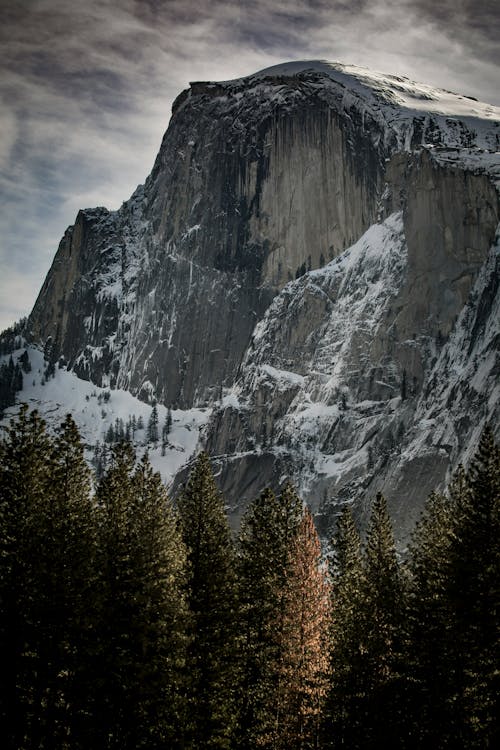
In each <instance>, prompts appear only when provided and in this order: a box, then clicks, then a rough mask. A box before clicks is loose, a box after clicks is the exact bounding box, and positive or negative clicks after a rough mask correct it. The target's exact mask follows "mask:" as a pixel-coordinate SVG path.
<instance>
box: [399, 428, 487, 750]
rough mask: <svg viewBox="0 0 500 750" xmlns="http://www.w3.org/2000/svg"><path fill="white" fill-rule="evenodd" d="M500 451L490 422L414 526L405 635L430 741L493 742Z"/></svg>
mask: <svg viewBox="0 0 500 750" xmlns="http://www.w3.org/2000/svg"><path fill="white" fill-rule="evenodd" d="M499 504H500V455H499V449H498V447H497V446H496V445H495V443H494V440H493V435H492V433H491V430H489V429H487V430H485V432H484V433H483V435H482V437H481V441H480V444H479V448H478V452H477V454H476V456H475V458H474V461H473V462H472V465H471V467H470V470H469V472H468V474H466V473H465V472H464V471H463V469H460V470H459V471H458V472H457V475H456V476H455V478H454V481H453V482H452V484H451V486H450V488H449V499H446V498H439V497H436V496H434V497H432V498H431V499H430V501H429V505H428V507H427V509H426V513H425V515H424V519H423V521H422V523H421V524H420V526H419V527H418V529H417V534H416V536H415V541H414V547H413V553H412V557H411V563H410V570H411V573H412V609H411V614H412V618H411V622H412V631H411V637H412V643H413V644H414V658H415V662H416V664H415V667H416V669H415V671H416V674H417V675H418V680H419V681H418V683H417V691H416V692H417V695H416V697H415V698H414V704H415V705H417V706H419V708H420V711H419V714H420V715H421V716H423V717H424V721H422V720H421V718H420V716H419V715H416V716H415V720H414V721H415V726H416V730H415V731H416V732H418V733H419V735H421V736H422V737H423V738H424V740H425V741H428V742H431V743H432V744H433V746H434V747H436V748H445V747H459V746H460V747H467V748H476V747H477V748H483V747H484V748H487V747H495V746H496V745H497V744H498V741H499V729H498V716H499V709H500V706H499V695H500V681H499V676H498V664H499V663H500V645H499V644H500V639H499V623H498V613H499V611H500V591H499V579H500V508H499Z"/></svg>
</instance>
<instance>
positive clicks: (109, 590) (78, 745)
mask: <svg viewBox="0 0 500 750" xmlns="http://www.w3.org/2000/svg"><path fill="white" fill-rule="evenodd" d="M9 366H10V367H11V369H12V368H15V365H14V362H12V365H9ZM133 427H134V425H133V420H129V422H128V423H127V426H126V427H125V425H124V424H123V423H120V421H117V422H116V423H115V425H114V428H113V440H114V439H115V434H114V433H115V431H116V432H117V433H118V435H119V434H120V432H123V433H124V434H126V431H127V428H128V429H129V431H131V430H133ZM110 452H111V454H112V455H111V458H110V459H109V460H108V459H107V457H106V456H105V455H104V454H103V451H102V449H101V447H99V450H96V451H95V455H94V459H93V460H94V463H95V465H96V467H97V466H98V465H99V471H100V473H101V475H102V476H101V479H100V482H99V485H98V489H97V495H96V496H94V495H93V494H92V477H91V474H90V472H89V470H88V468H87V465H86V463H85V460H84V451H83V446H82V443H81V440H80V436H79V434H78V430H77V428H76V425H75V423H74V422H73V420H72V419H71V417H68V418H67V419H66V420H65V422H64V423H63V425H62V426H61V428H60V430H59V431H58V432H57V434H56V435H55V436H50V435H48V433H47V431H46V429H45V424H44V422H43V421H42V420H41V419H40V417H39V415H38V414H37V413H36V412H32V413H28V409H27V407H26V406H23V407H22V408H21V410H20V413H19V416H18V418H17V419H16V420H13V421H12V422H11V423H10V426H9V427H8V428H7V429H6V430H5V435H4V438H3V440H2V441H1V442H0V660H1V661H0V664H1V672H0V688H1V692H0V722H1V735H0V739H1V741H2V747H6V748H7V750H35V749H36V750H52V748H58V750H88V749H89V748H99V749H101V748H102V750H112V749H113V750H115V749H116V750H118V748H120V750H122V749H123V750H132V749H134V750H135V749H136V748H145V749H146V748H148V749H149V748H151V750H167V749H172V750H176V749H177V748H179V750H181V748H182V749H183V750H184V749H186V750H187V749H189V750H201V748H221V749H226V750H232V748H238V749H240V750H243V749H244V750H253V748H267V749H268V750H285V749H286V750H290V749H291V748H293V749H294V750H306V748H315V749H319V748H325V749H326V748H334V749H335V748H337V747H348V748H351V749H352V750H356V749H358V748H379V747H385V748H392V747H397V748H401V749H404V748H411V749H412V750H413V749H416V748H422V747H428V748H432V749H433V750H434V749H435V750H445V748H446V749H447V750H448V749H450V748H466V749H468V748H472V749H475V748H493V747H497V746H498V744H500V742H499V739H500V738H499V735H498V716H499V712H500V706H499V696H500V684H499V683H500V678H499V672H498V665H499V663H500V639H499V622H498V614H499V608H500V584H499V580H500V512H499V510H500V509H499V505H500V453H499V449H498V447H497V446H496V445H495V443H494V440H493V436H492V433H491V431H490V430H486V431H485V432H484V434H483V436H482V438H481V442H480V445H479V448H478V452H477V454H476V457H475V458H474V461H473V462H472V464H471V466H470V469H469V471H468V472H467V473H466V472H465V471H464V470H463V469H459V471H458V472H457V474H456V476H455V478H454V480H453V482H452V483H451V485H450V487H449V488H448V491H447V494H443V495H442V494H433V495H432V496H431V497H430V498H429V501H428V504H427V506H426V509H425V512H424V514H423V516H422V519H421V521H420V523H419V524H418V526H417V529H416V531H415V535H414V539H413V543H412V545H411V547H410V550H409V553H408V559H407V562H406V564H405V566H401V565H400V564H399V563H398V560H397V557H396V553H395V550H394V540H393V535H392V528H391V524H390V521H389V518H388V515H387V509H386V504H385V501H384V498H383V497H382V496H381V495H379V496H377V498H376V500H375V502H374V504H373V509H372V515H371V520H370V524H369V528H368V531H367V536H366V543H365V545H364V548H362V545H361V541H360V537H359V534H358V531H357V529H356V526H355V524H354V521H353V518H352V515H351V513H350V511H349V510H348V509H346V510H344V511H343V512H342V515H341V516H340V519H339V521H338V527H337V533H336V535H335V538H334V540H333V553H332V566H331V567H332V573H331V585H332V586H331V588H332V596H331V608H330V605H329V604H328V601H327V599H328V589H329V586H328V584H327V583H326V581H325V570H324V568H323V567H322V564H321V559H320V545H319V540H318V537H317V534H316V531H315V529H314V524H313V520H312V517H311V515H310V513H309V512H308V511H305V510H304V509H303V506H302V502H301V500H300V498H299V497H298V496H297V494H296V492H295V491H294V490H293V488H292V487H291V486H290V485H287V486H286V487H285V488H284V490H283V492H282V493H281V495H280V496H279V497H276V496H275V495H274V494H273V493H272V492H271V491H270V490H266V491H265V492H264V493H262V495H261V496H260V497H259V498H258V499H257V500H255V501H254V502H253V503H252V504H251V505H250V506H249V508H248V510H247V512H246V514H245V517H244V520H243V522H242V526H241V531H240V537H239V545H238V551H237V554H236V553H235V549H234V546H233V542H232V538H231V534H230V531H229V527H228V522H227V518H226V513H225V509H224V501H223V498H222V496H221V494H220V493H219V492H218V490H217V487H216V485H215V482H214V478H213V475H212V471H211V468H210V463H209V460H208V457H207V456H206V455H205V454H202V455H201V456H200V457H199V458H198V460H197V461H196V464H195V465H194V468H193V471H192V473H191V476H190V479H189V481H188V483H187V486H186V487H185V488H184V490H183V492H182V493H181V496H180V497H179V500H178V510H179V517H178V516H177V513H176V512H175V511H174V509H173V508H172V506H171V505H170V503H169V501H168V499H167V497H166V494H165V489H164V488H163V486H162V484H161V481H160V477H159V475H158V474H155V473H154V472H153V470H152V468H151V466H150V464H149V461H148V458H147V456H145V457H144V458H143V459H142V461H141V462H139V465H137V462H136V460H135V455H134V453H133V450H132V448H131V446H130V445H129V444H127V443H120V444H115V445H114V446H113V449H112V450H111V449H110ZM330 609H331V614H330ZM330 618H331V619H330ZM328 622H331V627H330V631H329V632H330V637H329V640H330V645H329V646H328V645H327V644H325V643H324V630H325V627H326V625H327V624H328ZM329 651H331V661H330V660H329ZM330 667H331V668H332V672H331V676H330V678H329V685H327V679H328V674H329V672H330ZM326 691H328V700H327V705H326V710H324V721H323V725H324V732H323V736H322V739H320V738H319V735H318V723H319V719H320V714H321V711H322V710H323V699H324V694H325V692H326Z"/></svg>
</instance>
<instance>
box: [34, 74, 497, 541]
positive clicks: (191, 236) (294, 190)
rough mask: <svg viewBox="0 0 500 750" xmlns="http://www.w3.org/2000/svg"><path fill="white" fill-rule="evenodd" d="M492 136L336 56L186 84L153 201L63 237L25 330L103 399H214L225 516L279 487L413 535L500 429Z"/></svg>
mask: <svg viewBox="0 0 500 750" xmlns="http://www.w3.org/2000/svg"><path fill="white" fill-rule="evenodd" d="M495 118H496V119H495ZM499 119H500V112H499V111H498V110H497V111H495V109H494V108H492V107H489V108H488V106H487V105H481V104H480V103H478V102H473V101H469V100H467V99H466V98H463V97H458V96H456V95H452V94H449V93H446V92H437V91H434V90H432V89H430V88H429V87H425V86H419V85H417V84H413V83H411V82H409V81H407V80H406V79H401V78H395V77H391V76H385V77H383V76H380V75H378V74H370V73H368V72H367V71H364V70H361V69H356V68H349V67H347V66H341V65H329V64H327V63H317V62H316V63H295V64H287V65H284V66H278V67H277V68H271V69H268V70H266V71H263V72H262V73H259V74H256V75H254V76H250V77H249V78H246V79H239V80H236V81H229V82H225V83H219V84H211V83H196V84H192V85H191V88H190V89H188V90H187V91H185V92H183V93H182V94H181V95H180V96H179V97H178V99H177V100H176V102H175V103H174V106H173V115H172V120H171V123H170V126H169V129H168V130H167V132H166V134H165V137H164V139H163V143H162V145H161V149H160V152H159V154H158V157H157V160H156V163H155V165H154V168H153V171H152V173H151V175H150V176H149V178H148V179H147V181H146V183H145V185H144V186H141V187H139V188H138V189H137V191H136V192H135V194H134V195H133V196H132V198H131V199H130V200H129V201H128V202H126V203H124V204H123V206H122V208H121V209H120V210H119V211H116V212H108V211H107V210H106V209H103V208H99V209H93V210H85V211H81V212H80V213H79V215H78V217H77V219H76V222H75V225H74V226H73V227H70V228H69V229H68V230H67V232H66V234H65V236H64V238H63V240H62V241H61V244H60V246H59V250H58V252H57V254H56V257H55V260H54V263H53V266H52V268H51V270H50V272H49V274H48V276H47V279H46V281H45V284H44V286H43V288H42V290H41V292H40V295H39V298H38V300H37V302H36V304H35V307H34V309H33V312H32V314H31V317H30V320H29V329H30V336H31V338H32V340H34V341H38V342H41V343H44V344H45V345H46V350H48V351H50V356H51V358H52V359H53V360H57V359H59V358H61V357H63V358H64V359H65V361H66V362H67V363H68V366H69V367H70V368H72V369H73V370H74V371H75V372H76V373H77V374H78V375H79V376H80V377H83V378H85V379H90V380H92V381H94V382H95V383H97V384H98V385H110V386H111V387H120V388H123V389H127V390H130V391H131V392H132V393H133V394H135V395H138V396H139V397H140V398H142V399H145V400H150V401H151V400H153V399H157V400H158V401H159V402H161V403H164V404H167V405H170V404H171V405H173V406H176V407H179V408H190V407H191V406H200V405H207V404H208V405H212V406H213V407H214V413H213V417H212V420H211V422H210V424H209V426H208V429H207V431H206V435H205V445H206V447H207V449H208V450H209V452H210V453H211V454H212V455H213V456H214V457H217V458H216V461H217V463H218V465H219V469H220V480H221V483H222V485H223V488H224V489H225V490H226V491H227V492H228V495H230V496H231V497H232V498H235V499H236V498H237V501H235V502H236V505H235V508H234V514H235V517H238V515H239V514H240V512H241V509H242V508H243V507H244V505H245V502H246V501H247V500H249V499H250V497H252V496H254V495H255V493H256V492H258V491H260V490H261V489H262V488H263V486H265V485H266V484H271V485H276V484H278V483H279V482H280V480H281V479H282V478H283V477H284V476H285V475H287V476H291V477H292V479H294V480H295V481H296V483H297V484H298V485H299V487H300V489H301V491H302V492H303V494H304V496H305V497H306V498H307V499H308V500H309V501H310V503H311V505H312V506H313V507H314V509H315V510H316V511H317V513H318V514H322V515H321V518H322V519H323V521H324V528H325V531H326V528H327V527H328V524H329V523H330V521H331V518H332V517H333V516H334V515H335V507H336V505H337V504H338V502H339V500H340V501H345V500H348V501H353V502H354V501H355V502H356V503H357V507H358V508H359V514H360V516H361V517H362V516H363V514H364V511H365V510H366V508H365V505H364V503H365V502H366V498H368V497H369V496H372V495H373V493H374V492H375V491H376V490H378V489H383V490H384V491H385V492H386V494H387V495H388V498H389V501H390V505H391V507H392V510H393V514H394V517H395V518H396V519H397V522H398V528H399V530H400V537H401V538H404V536H405V534H406V533H407V531H408V530H409V529H410V527H411V525H412V523H413V520H414V518H415V517H416V515H417V513H418V511H419V510H420V508H421V506H422V502H423V499H424V498H425V496H426V494H427V492H428V491H429V490H430V489H431V488H433V487H434V486H435V485H436V484H439V483H442V482H443V481H444V479H445V478H446V476H447V473H449V471H450V469H452V468H453V467H454V466H455V465H456V464H457V462H458V461H460V460H463V459H464V457H466V454H467V450H469V446H470V444H471V440H472V439H473V438H474V437H475V436H476V435H477V432H478V430H480V429H481V427H482V425H483V424H484V423H485V421H486V420H493V419H494V418H495V417H497V416H498V390H495V389H496V388H497V386H496V382H497V381H495V367H498V362H497V360H496V353H497V349H498V336H499V334H498V320H499V316H498V309H497V308H498V294H497V286H498V269H497V267H496V262H497V261H496V258H497V250H496V246H495V232H496V229H497V226H498V222H499V213H500V211H499V199H498V193H497V189H496V182H497V181H498V175H499V173H500V165H499V160H498V159H497V157H496V156H495V153H494V152H496V151H498V143H499V134H500V126H499V122H498V120H499ZM47 341H48V342H49V343H48V344H47Z"/></svg>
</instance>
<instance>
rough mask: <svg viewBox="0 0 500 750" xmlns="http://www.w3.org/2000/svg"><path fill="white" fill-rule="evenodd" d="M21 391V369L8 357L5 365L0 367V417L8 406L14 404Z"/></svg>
mask: <svg viewBox="0 0 500 750" xmlns="http://www.w3.org/2000/svg"><path fill="white" fill-rule="evenodd" d="M22 389H23V373H22V370H21V367H20V366H19V364H18V363H17V362H16V363H15V364H14V360H13V359H12V355H11V356H10V357H9V361H8V362H7V364H5V363H4V364H1V365H0V416H1V415H2V414H3V412H4V410H5V409H6V408H7V407H8V406H13V405H14V404H15V403H16V393H18V392H19V391H22Z"/></svg>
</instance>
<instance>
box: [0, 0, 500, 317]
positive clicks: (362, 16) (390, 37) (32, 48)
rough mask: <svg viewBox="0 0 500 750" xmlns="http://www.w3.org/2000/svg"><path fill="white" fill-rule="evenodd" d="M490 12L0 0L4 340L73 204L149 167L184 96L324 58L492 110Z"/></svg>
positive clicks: (108, 198)
mask: <svg viewBox="0 0 500 750" xmlns="http://www.w3.org/2000/svg"><path fill="white" fill-rule="evenodd" d="M496 6H497V3H496V2H489V1H486V2H482V3H477V2H473V0H441V1H440V2H439V3H438V2H435V0H433V1H432V2H431V0H413V1H412V2H410V0H401V1H400V2H396V1H395V0H372V1H371V2H368V0H351V1H350V2H349V1H347V0H346V1H345V2H342V1H341V0H253V2H251V3H248V2H247V1H246V0H234V1H233V2H229V0H210V1H209V0H86V2H85V3H81V4H76V3H68V2H67V0H37V2H34V1H33V0H2V25H1V27H0V45H1V47H2V62H1V65H2V70H1V75H0V100H1V106H0V200H1V201H2V203H1V205H2V210H1V212H0V241H1V246H0V264H1V267H2V271H3V273H2V276H1V277H0V278H1V280H0V284H2V287H1V288H0V305H1V308H0V328H1V327H3V325H6V324H8V323H10V322H12V321H13V320H14V319H15V318H17V317H19V315H20V314H26V313H27V312H28V311H29V309H30V307H31V306H32V304H33V301H34V298H35V296H36V290H37V289H38V288H39V286H40V285H41V282H42V280H43V276H44V274H45V272H46V271H47V269H48V267H49V264H50V261H51V259H52V257H53V254H54V252H55V249H56V247H57V243H58V241H59V239H60V237H61V236H62V234H63V231H64V229H65V227H66V226H67V225H68V224H69V223H71V222H72V221H73V219H74V216H75V214H76V211H77V210H78V208H79V207H84V206H88V205H107V206H108V207H109V208H116V207H118V206H119V205H120V203H121V202H122V201H123V200H126V199H127V198H128V197H129V195H130V194H131V192H132V190H133V189H134V188H135V186H136V185H137V183H139V182H141V181H143V180H144V178H145V177H146V175H147V174H148V172H149V170H150V169H151V166H152V163H153V159H154V157H155V155H156V151H157V149H158V146H159V143H160V141H161V137H162V135H163V131H164V130H165V128H166V126H167V124H168V119H169V113H170V105H171V102H172V101H173V99H174V98H175V96H176V95H177V94H178V93H179V91H180V90H181V89H182V88H184V87H186V86H187V84H188V82H189V81H192V80H203V79H205V80H206V79H212V80H217V79H218V80H224V79H228V78H234V77H238V76H241V75H247V74H250V73H252V72H254V71H256V70H259V69H261V68H264V67H267V66H268V65H272V64H275V63H278V62H281V61H283V60H287V59H288V60H290V59H311V58H326V59H330V60H342V61H344V62H350V63H355V64H358V65H365V66H367V67H372V68H375V69H378V70H383V71H386V72H391V73H399V74H404V75H408V76H410V77H413V78H416V79H419V80H423V81H426V82H429V83H432V84H434V85H437V86H442V87H445V88H450V89H453V90H459V91H462V92H463V93H466V94H470V95H475V96H478V98H482V99H485V100H488V101H492V102H493V103H500V97H499V93H498V56H499V51H498V45H497V33H498V17H499V12H498V9H497V7H496Z"/></svg>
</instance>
